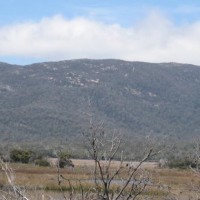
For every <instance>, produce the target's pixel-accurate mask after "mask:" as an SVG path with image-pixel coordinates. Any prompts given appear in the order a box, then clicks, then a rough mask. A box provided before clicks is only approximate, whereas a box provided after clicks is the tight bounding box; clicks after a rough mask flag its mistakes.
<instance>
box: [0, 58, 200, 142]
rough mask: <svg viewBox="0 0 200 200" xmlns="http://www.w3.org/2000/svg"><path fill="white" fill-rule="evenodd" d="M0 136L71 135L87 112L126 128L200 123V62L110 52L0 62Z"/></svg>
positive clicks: (144, 130)
mask: <svg viewBox="0 0 200 200" xmlns="http://www.w3.org/2000/svg"><path fill="white" fill-rule="evenodd" d="M0 69H1V74H0V96H1V98H0V99H1V101H0V113H1V114H0V133H1V134H0V138H1V139H2V140H3V141H21V140H30V141H31V140H38V138H40V139H42V138H45V139H47V140H48V138H52V139H53V138H54V139H55V138H56V139H58V138H64V139H66V140H67V139H69V138H76V137H78V136H77V135H79V134H80V133H81V132H82V131H83V130H85V128H86V127H87V124H88V120H89V115H92V116H93V118H94V119H95V120H96V121H103V122H104V123H105V126H106V127H107V128H108V129H109V130H112V129H117V130H119V131H120V132H122V134H125V135H128V136H138V135H144V134H149V133H151V134H155V135H167V134H168V135H173V136H177V137H179V138H181V137H183V138H187V137H192V136H195V135H198V133H199V130H200V123H199V122H200V114H199V113H200V112H199V111H200V103H199V98H200V86H199V83H200V68H199V66H195V65H190V64H180V63H147V62H131V61H123V60H115V59H104V60H90V59H78V60H65V61H59V62H43V63H34V64H31V65H24V66H20V65H11V64H7V63H1V62H0Z"/></svg>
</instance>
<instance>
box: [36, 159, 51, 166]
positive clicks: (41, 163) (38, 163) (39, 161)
mask: <svg viewBox="0 0 200 200" xmlns="http://www.w3.org/2000/svg"><path fill="white" fill-rule="evenodd" d="M35 164H36V165H39V166H41V167H49V166H50V164H49V162H47V161H46V160H44V159H37V160H35Z"/></svg>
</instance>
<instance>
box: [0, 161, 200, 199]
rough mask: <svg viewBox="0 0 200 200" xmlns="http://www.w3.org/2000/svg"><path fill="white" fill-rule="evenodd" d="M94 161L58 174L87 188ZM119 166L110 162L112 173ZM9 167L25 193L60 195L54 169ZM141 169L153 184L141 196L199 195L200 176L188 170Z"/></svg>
mask: <svg viewBox="0 0 200 200" xmlns="http://www.w3.org/2000/svg"><path fill="white" fill-rule="evenodd" d="M93 162H94V161H91V160H73V163H74V164H75V168H74V169H70V168H65V169H60V174H62V175H63V176H64V177H65V178H66V179H67V180H70V181H71V183H72V184H73V185H74V187H75V188H76V187H77V188H78V182H77V181H78V180H80V181H81V182H82V184H83V185H84V187H86V188H87V187H90V186H91V184H92V180H93V164H94V163H93ZM118 164H119V161H114V162H113V165H112V168H113V170H114V169H116V167H117V166H118ZM125 164H126V163H125ZM134 164H136V163H134ZM10 167H11V168H12V169H13V172H14V175H15V180H14V182H15V184H16V185H18V186H22V187H25V188H26V190H27V191H31V190H32V191H38V192H37V194H39V193H40V192H41V191H45V194H46V195H50V194H51V195H50V196H53V195H58V194H59V189H60V188H59V187H58V174H57V169H56V168H54V167H39V166H35V165H32V164H10ZM142 168H143V169H146V170H147V171H148V172H149V174H150V176H151V180H152V184H151V185H150V186H148V188H147V191H146V192H145V193H144V194H145V195H147V196H149V197H152V199H159V200H161V199H163V200H164V199H166V196H167V195H168V194H169V193H170V195H175V196H177V197H178V198H179V199H180V200H189V198H190V197H191V196H194V195H198V193H197V192H196V191H195V190H194V187H193V186H200V177H198V176H196V175H195V174H194V173H193V172H191V171H190V170H178V169H167V168H165V169H159V168H158V165H157V163H155V162H152V163H151V162H146V163H144V164H143V166H142ZM86 180H89V181H86ZM5 185H8V183H7V180H6V176H5V174H4V172H3V171H1V173H0V186H1V187H4V186H5ZM68 187H69V185H68V182H65V183H63V189H64V190H65V192H67V190H68ZM195 198H196V197H195ZM195 198H194V199H195ZM34 199H39V198H34ZM56 199H58V198H56Z"/></svg>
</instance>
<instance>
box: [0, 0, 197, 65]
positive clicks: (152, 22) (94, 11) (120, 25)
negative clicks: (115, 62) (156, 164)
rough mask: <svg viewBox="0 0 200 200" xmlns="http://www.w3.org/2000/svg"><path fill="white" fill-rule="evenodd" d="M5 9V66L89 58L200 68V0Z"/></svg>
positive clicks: (9, 2)
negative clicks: (189, 65)
mask: <svg viewBox="0 0 200 200" xmlns="http://www.w3.org/2000/svg"><path fill="white" fill-rule="evenodd" d="M0 8H1V12H0V60H1V61H3V62H9V63H16V64H29V63H32V62H41V61H50V60H64V59H75V58H83V57H87V58H119V59H125V60H141V61H149V62H162V61H163V62H171V61H173V62H188V63H194V64H198V65H200V58H198V57H199V56H198V52H200V40H199V39H198V38H200V37H198V34H199V33H200V31H199V30H200V25H199V23H200V1H199V0H192V1H190V0H187V1H186V0H166V1H161V0H142V1H138V0H137V1H135V0H54V1H53V0H42V1H39V0H34V1H33V0H32V1H27V0H1V1H0ZM49 29H50V30H49ZM48 30H49V31H50V33H49V32H48ZM112 30H113V31H112ZM112 34H113V35H112ZM149 40H152V41H149ZM91 44H92V45H91ZM175 50H176V51H175Z"/></svg>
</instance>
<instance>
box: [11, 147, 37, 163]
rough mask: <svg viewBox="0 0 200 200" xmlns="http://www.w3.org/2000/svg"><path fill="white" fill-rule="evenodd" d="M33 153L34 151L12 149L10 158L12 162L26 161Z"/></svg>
mask: <svg viewBox="0 0 200 200" xmlns="http://www.w3.org/2000/svg"><path fill="white" fill-rule="evenodd" d="M33 154H34V153H33V152H32V151H29V150H19V149H13V150H12V151H11V152H10V159H11V161H13V162H22V163H28V162H29V160H30V158H31V157H32V156H33Z"/></svg>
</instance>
